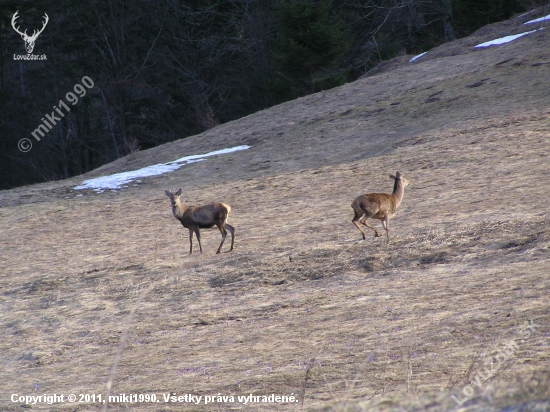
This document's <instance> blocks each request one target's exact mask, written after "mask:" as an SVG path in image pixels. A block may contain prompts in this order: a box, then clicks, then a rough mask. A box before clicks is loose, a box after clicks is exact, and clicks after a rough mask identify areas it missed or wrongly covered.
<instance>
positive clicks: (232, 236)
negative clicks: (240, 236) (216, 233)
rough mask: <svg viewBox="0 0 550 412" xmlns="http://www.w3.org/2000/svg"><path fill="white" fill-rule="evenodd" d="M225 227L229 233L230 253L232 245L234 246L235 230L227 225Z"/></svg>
mask: <svg viewBox="0 0 550 412" xmlns="http://www.w3.org/2000/svg"><path fill="white" fill-rule="evenodd" d="M225 227H226V228H227V230H229V232H231V249H229V250H230V251H231V250H233V245H234V244H235V228H234V227H233V226H231V225H230V224H229V223H226V224H225Z"/></svg>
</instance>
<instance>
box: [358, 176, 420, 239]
mask: <svg viewBox="0 0 550 412" xmlns="http://www.w3.org/2000/svg"><path fill="white" fill-rule="evenodd" d="M390 177H391V178H392V179H394V180H395V183H394V185H393V193H392V194H391V195H390V194H389V193H367V194H366V195H361V196H359V197H358V198H356V199H355V200H354V201H353V202H352V204H351V207H352V208H353V211H354V212H355V216H354V217H353V219H352V222H353V224H354V225H355V226H357V229H359V230H360V231H361V233H362V234H363V240H365V239H366V237H365V235H366V233H365V231H364V230H363V229H361V226H359V223H362V224H363V225H365V226H366V227H368V228H370V229H372V230H374V237H379V236H380V234H379V233H378V231H377V230H376V229H375V228H373V227H372V226H370V225H369V224H368V223H367V219H370V218H372V219H378V220H381V221H382V227H383V228H384V229H385V230H386V236H387V242H388V243H389V241H390V219H391V218H392V217H393V216H394V215H395V211H396V210H397V208H398V207H399V205H400V204H401V201H402V200H403V193H404V192H405V188H406V187H407V186H408V185H409V184H410V182H409V181H408V180H407V179H406V178H405V177H403V176H401V173H399V172H397V173H396V174H395V176H394V175H390Z"/></svg>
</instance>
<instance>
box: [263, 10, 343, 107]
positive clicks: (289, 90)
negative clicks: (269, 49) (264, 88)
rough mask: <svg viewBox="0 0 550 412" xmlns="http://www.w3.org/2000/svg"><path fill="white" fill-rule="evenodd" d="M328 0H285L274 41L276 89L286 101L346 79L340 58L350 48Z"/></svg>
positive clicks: (327, 87) (339, 83) (282, 99)
mask: <svg viewBox="0 0 550 412" xmlns="http://www.w3.org/2000/svg"><path fill="white" fill-rule="evenodd" d="M329 6H330V3H329V1H327V0H322V1H313V0H299V1H292V0H283V1H282V2H281V4H280V8H279V10H278V17H279V30H278V32H279V35H278V38H277V39H276V40H275V42H274V46H273V47H274V51H273V55H272V58H273V65H274V67H275V70H276V72H275V76H276V77H275V80H274V82H273V84H272V91H273V93H274V94H275V96H276V100H279V101H284V100H289V99H292V98H295V97H299V96H303V95H306V94H309V93H314V92H317V91H320V90H324V89H329V88H331V87H335V86H339V85H341V84H343V83H344V82H345V80H346V77H345V69H342V68H341V67H340V66H339V63H340V62H339V60H340V59H341V58H342V57H343V56H344V55H345V53H346V52H347V50H348V49H349V41H348V37H347V35H346V34H345V33H344V31H343V29H342V24H341V22H340V21H339V20H338V19H336V18H335V17H333V16H331V15H330V7H329Z"/></svg>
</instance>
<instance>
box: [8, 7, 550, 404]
mask: <svg viewBox="0 0 550 412" xmlns="http://www.w3.org/2000/svg"><path fill="white" fill-rule="evenodd" d="M542 15H543V14H542V13H532V14H530V15H529V16H523V17H520V18H516V19H512V20H510V21H508V22H503V23H499V24H496V25H492V26H488V27H486V28H484V29H482V30H480V31H478V32H477V33H475V34H474V35H473V36H471V37H469V38H466V39H462V40H459V41H456V42H453V43H449V44H445V45H442V46H440V47H439V48H437V49H434V50H432V51H430V52H428V53H427V54H426V55H424V56H422V57H421V58H419V59H417V60H415V61H414V62H413V63H408V60H409V59H410V58H411V57H412V56H408V57H407V58H406V59H405V58H403V57H402V58H399V59H396V60H395V61H393V62H388V63H386V64H384V65H383V66H381V67H379V68H378V70H376V71H373V72H372V73H370V75H369V76H365V77H363V78H362V79H360V80H358V81H356V82H354V83H350V84H347V85H345V86H343V87H340V88H337V89H333V90H329V91H326V92H322V93H318V94H315V95H311V96H307V97H304V98H301V99H298V100H295V101H292V102H288V103H285V104H283V105H280V106H277V107H274V108H271V109H269V110H265V111H262V112H258V113H256V114H253V115H250V116H248V117H246V118H243V119H240V120H238V121H234V122H231V123H227V124H223V125H220V126H218V127H216V128H214V129H211V130H209V131H208V132H205V133H203V134H201V135H197V136H194V137H191V138H187V139H184V140H181V141H177V142H173V143H170V144H166V145H164V146H161V147H158V148H155V149H151V150H148V151H144V152H139V153H135V154H133V155H130V156H128V157H126V158H123V159H119V160H118V161H116V162H114V163H111V164H109V165H106V166H104V167H102V168H100V169H98V170H96V171H94V172H92V173H89V174H87V175H86V176H82V177H78V178H73V179H69V180H65V181H60V182H50V183H48V184H40V185H35V186H31V187H24V188H19V189H15V190H10V191H4V192H0V207H1V208H0V222H1V226H2V231H1V232H0V242H1V244H2V263H0V271H1V275H2V276H1V277H0V292H1V294H0V308H1V309H0V313H1V316H0V325H1V327H0V333H1V334H2V339H1V343H0V348H1V351H0V353H1V357H2V369H3V372H2V374H1V385H0V387H1V389H0V405H1V407H2V410H6V411H16V410H21V405H22V404H23V403H24V400H20V398H19V396H25V395H28V396H31V395H34V396H36V395H43V394H53V393H57V394H65V395H67V394H70V393H73V394H102V396H103V397H105V396H107V395H109V394H110V395H117V394H126V395H129V394H155V395H156V396H157V399H158V400H159V402H158V403H146V402H142V403H138V402H135V403H133V404H131V403H123V402H122V401H123V400H124V398H119V399H117V401H118V403H116V402H115V403H111V404H107V403H105V404H103V403H102V402H96V403H93V402H82V403H78V402H77V403H72V404H69V403H68V402H64V403H58V404H55V405H47V404H44V403H42V404H36V405H33V409H35V410H71V411H92V410H105V408H107V406H108V409H107V410H126V409H125V408H127V407H128V408H131V409H136V410H140V411H141V410H143V411H148V410H151V411H153V410H155V411H158V410H163V411H172V410H173V411H176V410H205V411H206V410H278V411H291V410H327V411H359V410H365V411H366V410H380V411H386V410H396V411H397V410H399V411H400V410H407V411H412V410H418V411H424V410H429V411H441V410H449V411H451V410H461V411H492V410H495V411H500V410H506V411H510V412H511V411H520V410H532V411H535V410H544V409H543V408H548V399H549V398H550V392H549V388H550V384H549V383H550V382H549V379H548V377H549V376H550V374H549V366H548V365H549V364H548V356H549V353H550V338H549V336H548V333H549V332H550V331H549V330H548V325H549V323H550V322H549V321H550V299H549V296H550V294H549V291H550V279H549V277H548V273H549V269H550V263H549V261H550V211H549V208H548V194H549V190H548V185H549V184H550V161H549V160H550V159H549V151H550V148H549V147H550V146H549V143H550V138H549V127H550V126H549V125H550V108H549V106H548V102H549V100H548V96H550V84H549V82H548V79H549V78H550V51H549V50H550V49H549V48H548V43H549V39H550V27H546V28H544V29H543V30H539V31H536V32H533V33H531V34H529V35H525V36H523V37H521V38H518V39H516V40H514V41H513V42H510V43H506V44H503V45H501V46H498V47H490V48H482V49H480V48H474V46H475V45H477V44H480V43H483V42H485V41H489V40H492V39H496V38H499V37H503V36H507V35H511V34H517V33H521V32H526V31H530V30H533V29H538V28H542V27H545V25H546V24H547V21H543V22H540V23H534V24H535V26H536V27H530V26H525V25H523V23H525V22H526V21H527V20H529V19H531V18H536V17H541V16H542ZM40 144H47V141H46V139H44V140H43V141H41V142H40ZM243 145H249V146H251V147H250V148H249V149H247V150H242V151H238V152H232V153H227V154H222V155H219V156H212V157H209V158H207V159H206V160H204V161H202V162H197V163H192V164H188V165H185V166H183V167H180V168H178V169H177V170H174V171H173V172H171V173H167V174H162V175H156V176H151V177H146V178H143V179H140V180H141V181H139V182H138V181H136V182H133V183H131V184H129V185H128V186H129V187H128V188H123V189H120V190H116V191H107V192H105V193H101V194H98V193H95V192H94V191H92V190H78V191H76V190H74V188H75V187H76V186H78V185H80V184H81V183H82V181H83V180H85V179H91V178H94V177H99V176H105V175H108V174H112V173H120V172H124V171H131V170H136V169H139V168H142V167H147V166H151V165H154V164H158V163H166V162H171V161H174V160H175V159H179V158H182V157H184V156H189V155H197V154H203V153H208V152H212V151H216V150H220V149H225V148H230V147H236V146H243ZM33 150H40V148H39V145H38V144H37V145H36V147H35V148H34V149H33ZM396 170H400V171H401V172H402V173H403V174H404V175H405V176H406V177H407V178H408V179H409V180H410V181H411V182H412V183H411V186H409V187H408V188H407V189H406V191H405V198H404V201H403V203H402V205H401V206H400V208H399V210H398V211H397V215H396V217H395V218H394V219H393V220H392V222H391V229H392V232H391V233H392V242H391V243H390V244H389V245H385V244H384V240H383V239H384V238H368V239H367V240H366V241H362V240H360V239H361V237H360V233H359V232H358V231H357V229H356V228H355V227H354V226H353V225H352V224H351V218H352V216H353V214H352V211H351V207H350V204H351V201H352V200H353V199H354V198H355V197H356V196H357V195H359V194H362V193H365V192H369V191H390V189H391V187H392V181H391V180H390V179H389V178H388V177H387V175H388V173H395V171H396ZM180 186H181V187H183V188H184V195H183V196H182V198H183V199H184V200H185V201H186V202H188V203H189V204H201V203H206V202H211V201H217V200H223V201H224V202H226V203H229V204H230V205H231V206H232V207H233V213H232V215H231V217H230V222H231V224H232V225H234V226H235V228H236V249H235V251H233V252H232V253H222V254H220V255H214V251H215V250H216V248H217V245H218V244H219V241H220V236H219V233H217V232H216V231H208V230H204V231H203V233H202V235H203V236H202V242H203V248H204V250H205V253H204V254H203V255H193V256H188V255H187V251H188V236H187V230H185V229H183V228H182V227H181V225H179V223H178V222H177V221H176V220H175V219H174V218H173V217H172V215H171V210H170V206H169V201H168V199H167V198H166V197H165V196H164V189H167V188H171V189H174V188H178V187H180ZM374 224H375V225H378V226H379V223H378V222H375V223H374ZM529 321H532V322H534V323H529ZM526 322H527V323H526ZM529 327H530V328H531V329H526V328H529ZM526 330H528V331H530V333H529V336H527V335H526V333H525V332H526ZM511 343H513V345H512V346H510V345H511ZM499 351H501V352H499ZM502 351H504V354H505V355H506V356H504V357H503V356H501V355H499V353H502ZM491 360H492V361H491ZM489 361H491V362H489ZM484 378H487V379H486V380H485V379H484ZM173 393H175V394H177V395H178V396H185V395H186V394H192V395H194V396H202V398H201V401H200V402H199V403H198V404H197V405H195V404H193V403H190V402H188V401H185V400H182V401H177V399H176V402H165V399H164V396H169V395H171V394H173ZM13 394H17V397H16V398H15V402H12V401H11V400H10V399H11V396H12V395H13ZM218 394H221V395H224V396H226V398H225V399H224V398H221V397H220V398H217V395H218ZM250 394H252V395H257V396H262V395H266V396H269V395H271V394H274V395H275V396H286V397H287V398H285V399H284V400H279V401H276V400H275V398H272V400H271V401H270V399H269V398H267V399H265V400H262V399H261V397H260V398H258V399H254V398H247V399H248V400H247V401H246V400H245V399H239V398H238V397H239V396H248V395H250ZM205 396H210V397H213V398H211V399H210V403H209V404H206V405H205V403H204V401H205ZM230 396H233V400H232V399H231V398H230ZM290 396H293V398H290ZM453 396H454V397H455V398H453ZM182 399H187V400H189V398H182ZM455 399H456V400H455ZM84 400H85V399H84ZM113 400H115V399H113ZM217 400H219V401H220V402H219V403H216V402H217ZM295 400H296V401H295ZM245 401H246V404H245ZM256 401H257V402H256ZM214 403H216V404H214ZM159 404H160V405H161V406H160V405H159ZM459 404H461V405H459ZM522 408H523V409H522Z"/></svg>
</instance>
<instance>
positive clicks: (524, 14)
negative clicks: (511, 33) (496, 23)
mask: <svg viewBox="0 0 550 412" xmlns="http://www.w3.org/2000/svg"><path fill="white" fill-rule="evenodd" d="M534 11H537V9H534V10H531V11H528V12H527V13H523V14H520V15H519V16H517V17H516V19H519V18H520V17H523V16H527V15H528V14H531V13H533V12H534Z"/></svg>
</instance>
